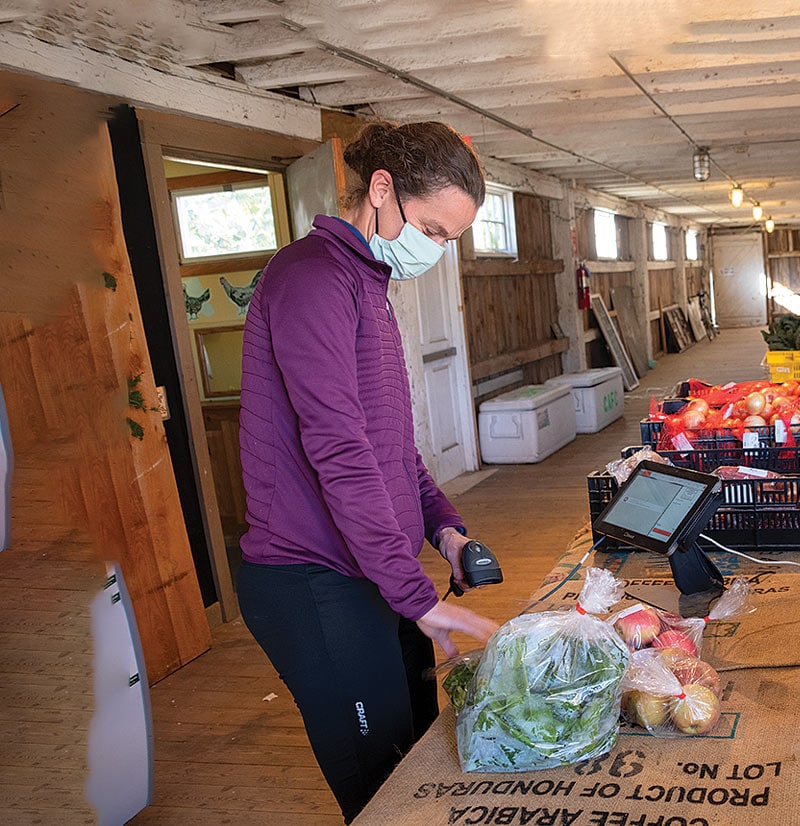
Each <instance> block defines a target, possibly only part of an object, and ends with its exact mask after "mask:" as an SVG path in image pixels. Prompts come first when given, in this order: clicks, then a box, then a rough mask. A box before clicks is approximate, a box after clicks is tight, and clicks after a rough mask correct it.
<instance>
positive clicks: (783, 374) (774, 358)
mask: <svg viewBox="0 0 800 826" xmlns="http://www.w3.org/2000/svg"><path fill="white" fill-rule="evenodd" d="M766 362H767V366H768V367H769V373H770V378H771V379H772V381H773V382H775V383H776V384H777V383H779V382H783V381H789V379H796V380H798V381H800V350H767V355H766Z"/></svg>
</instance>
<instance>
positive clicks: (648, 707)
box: [621, 648, 721, 737]
mask: <svg viewBox="0 0 800 826" xmlns="http://www.w3.org/2000/svg"><path fill="white" fill-rule="evenodd" d="M621 688H622V706H621V709H622V716H623V718H625V719H626V720H628V722H630V723H632V724H633V725H637V726H641V727H642V728H645V729H647V731H649V732H650V734H653V735H655V736H657V737H680V736H683V735H694V734H708V733H709V732H711V731H712V730H713V728H714V726H716V724H717V722H718V721H719V718H720V710H721V704H720V679H719V675H718V674H717V672H716V671H715V670H714V669H713V668H712V667H711V666H710V665H709V664H708V663H706V662H703V661H702V660H698V659H697V657H692V656H691V655H689V654H687V653H686V652H685V651H682V650H680V649H674V648H668V649H657V648H643V649H641V650H640V651H634V652H633V653H632V654H631V658H630V660H629V661H628V669H627V671H626V672H625V676H624V677H623V678H622V684H621Z"/></svg>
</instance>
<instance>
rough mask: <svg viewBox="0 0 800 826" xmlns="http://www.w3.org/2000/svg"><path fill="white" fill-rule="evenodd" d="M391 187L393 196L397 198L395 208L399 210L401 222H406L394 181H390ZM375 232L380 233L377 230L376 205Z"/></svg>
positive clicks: (376, 209) (376, 212)
mask: <svg viewBox="0 0 800 826" xmlns="http://www.w3.org/2000/svg"><path fill="white" fill-rule="evenodd" d="M392 189H393V190H394V197H395V199H396V200H397V208H398V209H399V210H400V217H401V218H402V219H403V223H404V224H407V223H408V219H407V218H406V214H405V212H404V211H403V205H402V204H401V203H400V195H399V194H398V192H397V186H396V184H395V183H394V181H392ZM375 234H376V235H380V232H378V207H375Z"/></svg>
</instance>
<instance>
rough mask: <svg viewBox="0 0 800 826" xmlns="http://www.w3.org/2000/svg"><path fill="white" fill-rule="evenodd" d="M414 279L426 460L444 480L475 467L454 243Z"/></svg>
mask: <svg viewBox="0 0 800 826" xmlns="http://www.w3.org/2000/svg"><path fill="white" fill-rule="evenodd" d="M414 283H415V285H416V289H417V306H418V312H419V328H420V344H421V347H422V362H423V365H424V370H423V373H424V379H425V391H426V400H427V405H428V422H429V424H430V429H431V441H432V450H433V455H432V457H428V464H429V465H430V467H429V469H430V471H431V473H432V474H433V476H434V478H435V479H436V481H437V483H439V484H443V483H445V482H448V481H449V480H451V479H454V478H455V477H456V476H459V475H460V474H462V473H464V472H465V471H467V470H476V469H477V467H478V457H477V447H476V442H475V423H474V407H473V405H472V397H471V393H470V387H471V385H470V380H469V366H468V361H467V358H466V342H465V336H464V321H463V313H462V311H461V309H460V307H461V288H460V281H459V274H458V251H457V248H456V247H455V245H454V244H448V245H447V249H446V251H445V254H444V256H442V259H441V261H440V262H439V263H438V264H437V265H436V266H435V267H434V268H433V269H431V270H430V271H428V272H427V273H425V274H424V275H423V276H422V277H420V278H418V279H416V281H415V282H414Z"/></svg>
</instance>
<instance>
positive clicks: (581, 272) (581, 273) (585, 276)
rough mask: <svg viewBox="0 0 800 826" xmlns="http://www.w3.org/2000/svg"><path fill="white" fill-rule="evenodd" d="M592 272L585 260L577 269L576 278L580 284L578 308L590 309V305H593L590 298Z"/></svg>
mask: <svg viewBox="0 0 800 826" xmlns="http://www.w3.org/2000/svg"><path fill="white" fill-rule="evenodd" d="M590 275H591V273H590V272H589V268H588V267H587V266H586V263H585V262H584V261H581V265H580V266H579V267H578V269H577V270H575V278H576V279H577V282H578V284H577V286H578V309H579V310H588V309H589V307H591V306H592V302H591V301H590V299H589V276H590Z"/></svg>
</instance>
